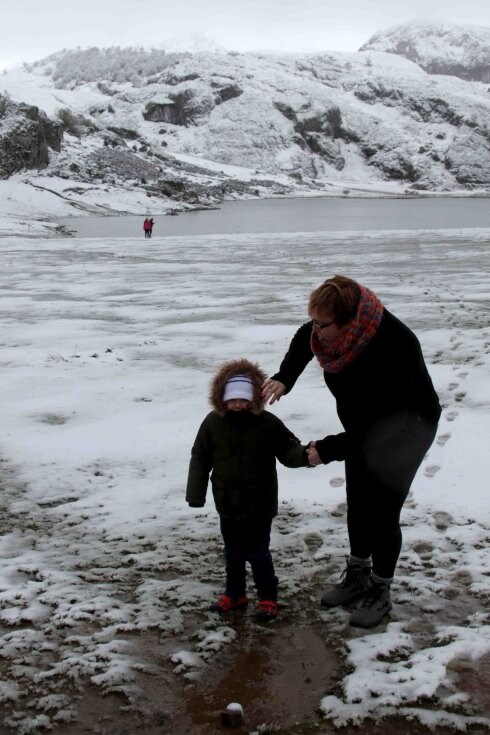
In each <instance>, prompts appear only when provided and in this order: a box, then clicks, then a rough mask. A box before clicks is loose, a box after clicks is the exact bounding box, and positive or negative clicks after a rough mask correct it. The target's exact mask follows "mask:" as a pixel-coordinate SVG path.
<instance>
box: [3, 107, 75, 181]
mask: <svg viewBox="0 0 490 735" xmlns="http://www.w3.org/2000/svg"><path fill="white" fill-rule="evenodd" d="M62 137H63V126H62V125H61V124H60V123H58V122H54V121H53V120H50V119H49V118H48V116H47V115H45V114H44V112H41V111H40V110H39V108H37V107H33V106H30V105H25V104H15V103H14V102H12V101H11V100H9V99H7V98H5V97H2V96H1V95H0V178H2V179H6V178H8V177H9V176H11V175H12V174H13V173H15V172H16V171H21V170H22V169H25V168H28V169H33V168H34V169H36V168H37V169H41V168H45V167H46V166H47V165H48V163H49V149H50V148H51V149H53V150H55V151H59V150H60V149H61V141H62Z"/></svg>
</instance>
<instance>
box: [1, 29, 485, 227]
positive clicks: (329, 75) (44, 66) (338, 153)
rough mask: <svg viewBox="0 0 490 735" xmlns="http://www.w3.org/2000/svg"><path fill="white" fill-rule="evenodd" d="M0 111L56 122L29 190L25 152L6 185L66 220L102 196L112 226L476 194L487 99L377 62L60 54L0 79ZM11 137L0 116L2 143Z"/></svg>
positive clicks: (473, 89) (464, 85) (467, 85)
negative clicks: (247, 199) (148, 218)
mask: <svg viewBox="0 0 490 735" xmlns="http://www.w3.org/2000/svg"><path fill="white" fill-rule="evenodd" d="M430 28H431V27H430V26H427V33H426V35H425V39H426V41H427V39H428V37H429V35H430V33H433V35H434V34H435V31H433V30H432V31H431V30H430ZM477 30H478V29H477ZM479 30H480V31H481V34H482V36H481V38H482V39H483V37H484V33H485V29H479ZM462 32H463V31H462V30H461V33H462ZM434 37H435V35H434ZM379 38H380V39H381V36H380V37H379ZM407 38H408V36H407ZM472 38H473V37H472ZM474 38H477V34H476V32H475V36H474ZM378 42H379V43H381V40H379V39H378V41H377V43H378ZM427 42H428V41H427ZM370 43H374V39H372V40H371V42H370ZM407 43H408V41H407ZM475 43H476V42H475ZM482 44H483V40H482V42H481V43H480V46H478V43H476V45H475V48H477V47H478V48H480V47H481V46H482ZM469 45H471V44H469ZM448 48H449V46H448ZM391 51H392V49H391ZM441 53H442V51H441ZM475 53H477V52H476V51H475ZM446 57H447V59H448V63H449V61H450V59H451V56H450V53H449V51H448V52H447V54H446ZM0 95H3V99H4V100H5V99H8V98H10V107H12V103H21V102H22V103H26V104H27V105H31V106H33V105H34V106H37V107H39V108H40V109H41V110H42V111H44V112H46V113H47V115H49V116H50V117H51V118H52V119H53V120H54V121H56V122H58V123H59V122H60V121H61V122H62V124H63V127H64V136H63V142H62V145H61V151H60V152H56V151H55V150H50V152H49V164H48V166H47V168H46V169H45V170H44V171H43V172H42V181H41V182H39V179H38V174H37V173H36V172H26V170H25V168H24V167H25V165H26V163H25V159H26V157H27V153H26V151H24V153H23V155H22V156H19V159H18V165H17V169H16V170H17V171H18V173H17V174H15V176H14V179H15V180H16V181H18V182H28V183H33V182H34V183H36V181H37V183H40V185H41V186H42V187H43V189H49V190H52V191H55V192H56V195H57V196H61V197H64V198H65V199H66V200H67V201H69V202H72V203H74V204H75V206H76V207H77V211H78V209H79V208H82V209H83V208H84V207H86V208H91V211H94V206H95V205H94V202H93V201H92V202H91V204H90V207H89V204H88V199H89V198H90V196H92V197H93V194H94V190H95V191H96V192H97V196H98V195H99V193H100V192H102V191H107V190H108V189H112V188H116V189H118V190H122V189H124V192H125V193H126V194H127V193H128V192H131V194H132V196H133V195H134V196H133V203H132V204H131V203H130V201H128V197H127V196H126V195H125V196H124V197H122V199H124V204H123V205H121V211H133V212H138V213H139V212H141V211H143V210H144V208H145V207H144V205H142V204H141V201H142V200H143V201H145V197H147V198H148V200H149V203H151V208H152V209H153V211H156V208H158V207H159V208H160V211H164V210H165V209H166V208H167V209H168V208H169V207H170V206H172V207H174V208H182V207H187V208H188V207H195V206H210V205H214V204H216V202H219V201H220V200H222V199H223V198H230V197H242V196H256V195H260V194H267V195H270V194H284V193H307V192H318V193H338V194H342V193H344V194H347V193H348V192H347V191H346V190H348V191H349V192H354V191H356V190H357V191H359V190H362V189H366V188H367V189H370V190H373V189H376V190H377V191H381V192H383V191H384V192H392V193H393V192H394V193H415V192H417V191H449V192H451V191H460V190H464V189H466V190H469V191H488V189H489V188H490V132H489V129H488V121H489V120H490V96H489V94H488V90H487V87H486V86H485V85H484V84H483V83H481V82H468V81H463V80H462V79H458V78H456V77H450V76H434V75H430V74H428V73H427V72H426V71H424V70H423V69H422V68H421V66H419V65H417V64H415V63H413V62H411V61H409V60H407V59H406V58H403V57H401V56H396V55H394V53H392V52H390V53H386V52H384V51H362V52H359V53H340V52H336V53H325V54H294V55H293V54H289V55H285V54H263V53H240V54H239V53H236V52H225V51H206V52H199V53H190V52H172V53H166V52H165V51H163V50H151V51H145V50H143V49H119V48H112V49H97V48H92V49H87V50H84V51H80V50H78V51H63V52H60V53H58V54H55V55H52V56H50V57H48V58H46V59H44V60H42V61H39V62H37V63H35V64H33V65H24V68H18V69H13V70H10V71H8V72H6V73H4V74H3V76H1V77H0ZM0 101H1V98H0ZM3 107H4V108H5V109H8V107H9V106H8V105H6V104H4V105H3ZM0 108H1V106H0ZM16 109H17V108H16ZM17 113H18V109H17ZM11 131H12V125H11V122H9V119H8V116H7V115H6V113H5V114H3V117H2V115H1V114H0V138H1V139H2V141H5V140H6V138H5V136H6V135H7V134H9V135H10V134H11ZM35 144H36V145H37V143H36V141H33V142H32V145H35ZM26 145H28V143H26ZM11 147H12V146H11ZM14 148H15V146H14ZM9 175H11V168H10V169H9V170H8V171H5V170H4V171H0V176H1V177H3V178H5V177H6V176H9ZM47 179H49V181H48V182H47ZM67 180H68V182H69V183H68V184H67ZM95 208H96V207H95Z"/></svg>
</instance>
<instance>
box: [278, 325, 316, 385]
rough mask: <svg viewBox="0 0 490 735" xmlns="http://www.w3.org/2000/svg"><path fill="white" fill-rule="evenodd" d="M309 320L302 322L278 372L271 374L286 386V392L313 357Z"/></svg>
mask: <svg viewBox="0 0 490 735" xmlns="http://www.w3.org/2000/svg"><path fill="white" fill-rule="evenodd" d="M311 326H312V323H311V322H306V324H303V325H302V326H301V327H300V328H299V329H298V331H297V332H296V334H295V335H294V337H293V339H292V340H291V344H290V345H289V349H288V351H287V352H286V354H285V355H284V359H283V361H282V362H281V365H280V367H279V370H278V372H277V373H276V374H275V375H272V376H271V379H272V380H280V381H281V383H284V385H285V386H286V393H289V391H290V390H291V389H292V387H293V386H294V384H295V383H296V381H297V380H298V378H299V376H300V375H301V373H302V372H303V370H304V369H305V367H306V366H307V365H308V363H309V362H310V360H311V359H312V358H313V352H312V351H311V346H310V340H311Z"/></svg>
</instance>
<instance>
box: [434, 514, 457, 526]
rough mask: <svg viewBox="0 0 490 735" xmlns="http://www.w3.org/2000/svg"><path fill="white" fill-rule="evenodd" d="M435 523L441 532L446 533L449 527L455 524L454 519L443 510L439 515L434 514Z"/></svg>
mask: <svg viewBox="0 0 490 735" xmlns="http://www.w3.org/2000/svg"><path fill="white" fill-rule="evenodd" d="M434 522H435V524H436V528H437V529H438V530H439V531H445V530H446V529H447V528H448V526H450V525H451V524H452V523H454V518H453V517H452V516H451V515H449V513H446V512H445V511H443V510H441V511H440V512H438V513H434Z"/></svg>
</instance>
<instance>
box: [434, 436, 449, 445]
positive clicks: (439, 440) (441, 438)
mask: <svg viewBox="0 0 490 735" xmlns="http://www.w3.org/2000/svg"><path fill="white" fill-rule="evenodd" d="M450 438H451V434H439V436H438V437H437V443H438V444H439V446H440V447H443V446H444V444H445V443H446V442H447V440H448V439H450Z"/></svg>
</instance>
